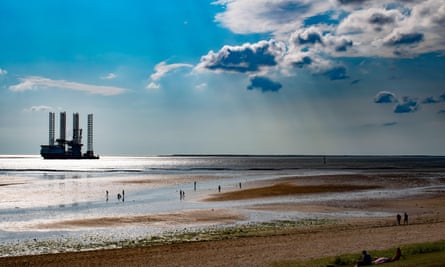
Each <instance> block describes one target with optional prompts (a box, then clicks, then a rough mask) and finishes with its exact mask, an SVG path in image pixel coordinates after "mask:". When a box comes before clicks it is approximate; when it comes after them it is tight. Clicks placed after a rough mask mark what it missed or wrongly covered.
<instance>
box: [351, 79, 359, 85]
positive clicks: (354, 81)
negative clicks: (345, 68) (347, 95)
mask: <svg viewBox="0 0 445 267" xmlns="http://www.w3.org/2000/svg"><path fill="white" fill-rule="evenodd" d="M359 82H360V80H353V81H352V82H351V85H354V84H358V83H359Z"/></svg>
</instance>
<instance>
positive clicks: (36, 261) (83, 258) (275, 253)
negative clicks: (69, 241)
mask: <svg viewBox="0 0 445 267" xmlns="http://www.w3.org/2000/svg"><path fill="white" fill-rule="evenodd" d="M407 176H410V178H411V180H410V181H411V184H404V183H401V179H404V178H406V177H407ZM416 176H419V177H420V176H422V174H420V173H415V172H409V173H402V172H400V173H396V172H386V173H383V174H382V173H371V174H357V175H334V176H323V175H321V176H312V177H303V178H302V177H282V178H278V179H271V180H263V181H260V182H252V183H251V184H247V185H244V187H243V188H242V189H232V190H228V191H226V192H223V193H210V194H207V195H205V196H203V198H202V199H201V200H200V201H204V202H224V201H242V200H246V199H259V200H261V199H266V198H271V197H277V196H292V197H300V196H304V195H308V194H309V195H310V194H323V193H339V194H343V193H351V192H360V191H363V190H370V189H379V190H390V189H391V188H400V187H406V188H410V187H421V186H423V183H425V181H424V179H420V178H419V179H416ZM382 177H385V179H382ZM444 180H445V179H444V178H440V179H437V180H436V181H435V185H434V186H433V187H431V186H430V187H427V189H426V190H425V191H424V193H422V194H416V195H413V196H407V197H403V196H402V197H396V198H382V199H379V198H378V197H376V198H370V199H368V200H367V199H360V200H359V201H353V200H351V201H347V202H345V201H323V200H320V201H318V202H312V203H310V204H295V203H286V202H285V201H283V202H280V203H269V204H248V205H246V206H245V207H244V208H245V209H247V210H257V211H274V212H280V211H282V212H286V211H301V212H317V214H320V213H326V214H329V213H338V212H343V213H348V212H354V211H364V212H366V211H369V212H386V213H388V216H380V217H372V216H363V217H353V218H351V217H345V218H341V217H336V219H333V220H329V221H327V222H326V223H322V224H314V225H310V224H305V225H300V226H298V225H297V226H293V227H289V228H286V227H285V228H283V229H279V230H276V231H274V232H267V233H264V232H261V231H258V232H257V233H253V234H251V235H249V236H243V237H239V236H238V237H233V236H232V237H231V236H221V238H220V240H207V241H202V240H198V241H184V242H177V241H176V242H174V244H162V245H151V246H136V247H133V248H120V249H99V250H93V251H82V252H67V253H56V254H45V255H34V256H31V255H30V256H18V257H2V258H0V266H270V265H271V264H272V263H273V262H274V261H279V260H295V259H310V258H317V257H323V256H335V255H341V254H344V253H357V254H358V253H360V251H361V250H362V249H367V250H377V249H385V248H391V247H399V246H401V247H402V248H403V245H406V244H412V243H418V242H426V241H438V240H445V194H443V193H444V190H443V186H444V183H445V181H444ZM382 181H385V182H382ZM138 183H144V182H143V181H138ZM413 183H414V185H413ZM404 212H407V213H408V214H409V224H408V225H397V224H396V218H395V215H396V214H397V213H401V214H402V215H403V213H404ZM242 219H244V215H243V214H242V213H239V212H236V211H232V210H230V209H218V210H215V209H210V210H205V209H203V210H194V211H184V212H175V213H169V214H155V215H143V216H133V217H125V218H122V217H104V218H91V219H85V220H77V219H76V220H64V221H59V222H57V223H51V224H40V225H38V227H39V228H40V229H46V228H70V227H99V226H100V227H116V226H119V227H122V226H126V225H127V226H129V227H131V226H134V225H137V224H140V225H145V226H147V225H156V224H178V225H183V224H186V225H187V224H190V225H199V224H200V223H202V224H206V223H208V222H212V223H222V224H224V223H233V222H237V221H239V220H242Z"/></svg>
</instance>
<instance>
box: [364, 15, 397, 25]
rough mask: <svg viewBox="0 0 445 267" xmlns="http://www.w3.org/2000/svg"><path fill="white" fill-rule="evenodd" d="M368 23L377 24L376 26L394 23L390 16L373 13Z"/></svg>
mask: <svg viewBox="0 0 445 267" xmlns="http://www.w3.org/2000/svg"><path fill="white" fill-rule="evenodd" d="M368 21H369V23H371V24H378V25H385V24H390V23H393V22H394V18H393V17H391V16H387V15H385V14H382V13H374V14H372V15H371V17H370V18H369V19H368Z"/></svg>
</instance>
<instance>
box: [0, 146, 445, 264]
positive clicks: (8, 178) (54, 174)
mask: <svg viewBox="0 0 445 267" xmlns="http://www.w3.org/2000/svg"><path fill="white" fill-rule="evenodd" d="M381 171H384V172H392V171H393V172H415V173H423V174H424V175H423V176H422V177H424V179H427V180H428V181H432V182H429V183H427V185H426V186H425V183H422V186H418V187H409V188H408V189H406V188H405V189H401V190H397V189H391V190H386V191H385V190H380V191H378V192H377V191H375V190H365V191H360V192H352V193H342V194H339V193H336V194H335V193H333V194H315V195H305V196H300V197H295V196H283V197H276V198H267V199H253V200H245V201H223V202H208V201H203V200H204V199H205V198H206V197H208V196H209V195H212V194H216V193H218V188H221V190H222V191H223V192H226V191H231V190H237V189H240V187H243V188H246V187H249V186H253V185H254V184H255V183H260V182H261V181H266V180H273V179H277V178H285V177H307V176H317V175H331V174H357V173H366V172H381ZM444 174H445V157H441V156H415V155H413V156H324V155H312V156H307V155H305V156H295V155H282V156H270V155H169V156H145V157H130V156H125V157H122V156H103V157H101V158H100V159H98V160H44V159H42V158H41V157H40V156H34V155H31V156H28V155H2V156H0V256H9V255H23V254H39V253H49V252H59V251H70V250H79V249H94V248H96V247H97V248H102V247H104V246H105V245H104V244H108V245H107V246H111V247H113V246H118V245H117V244H119V242H123V240H127V241H128V240H135V239H141V238H149V237H150V236H158V235H162V234H163V233H165V232H174V231H179V230H181V231H182V230H184V229H188V230H193V229H199V228H200V227H224V225H220V224H218V223H215V222H209V224H208V225H190V224H187V225H182V224H171V223H169V224H165V225H163V224H162V223H159V224H156V225H143V224H135V225H133V226H128V225H127V226H125V227H105V226H104V227H100V226H99V227H98V226H92V227H85V226H84V227H76V226H73V227H69V228H66V227H65V228H58V227H57V226H55V225H57V224H56V223H57V222H60V221H69V220H83V219H91V218H106V217H124V218H125V217H132V216H140V215H151V214H174V213H179V212H184V211H192V210H218V209H228V210H232V211H236V212H239V213H242V214H243V215H244V218H245V219H243V220H241V221H238V222H236V224H240V223H241V224H242V223H261V222H270V221H278V220H293V221H295V220H305V219H314V218H315V219H318V218H327V219H329V218H336V217H355V216H357V217H363V216H374V217H375V216H388V214H387V213H385V212H379V211H366V210H363V211H361V210H357V211H348V212H331V213H321V212H320V213H319V212H298V211H286V212H284V211H266V210H260V209H258V210H257V209H249V208H246V207H249V206H252V205H268V204H277V203H295V204H307V203H311V202H315V201H347V200H352V199H371V198H375V197H379V198H383V197H394V196H397V195H404V196H407V195H410V194H411V195H415V194H418V193H423V192H425V191H427V190H430V191H431V190H443V185H442V187H438V186H437V183H435V182H434V181H436V180H438V179H443V177H444ZM180 192H184V193H185V195H184V197H182V196H181V194H180ZM119 196H120V197H119ZM51 225H53V226H51Z"/></svg>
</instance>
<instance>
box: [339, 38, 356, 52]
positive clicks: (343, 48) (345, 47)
mask: <svg viewBox="0 0 445 267" xmlns="http://www.w3.org/2000/svg"><path fill="white" fill-rule="evenodd" d="M348 47H352V41H348V40H346V39H342V40H341V41H340V43H338V44H337V45H336V46H335V51H337V52H346V51H347V50H348Z"/></svg>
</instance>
